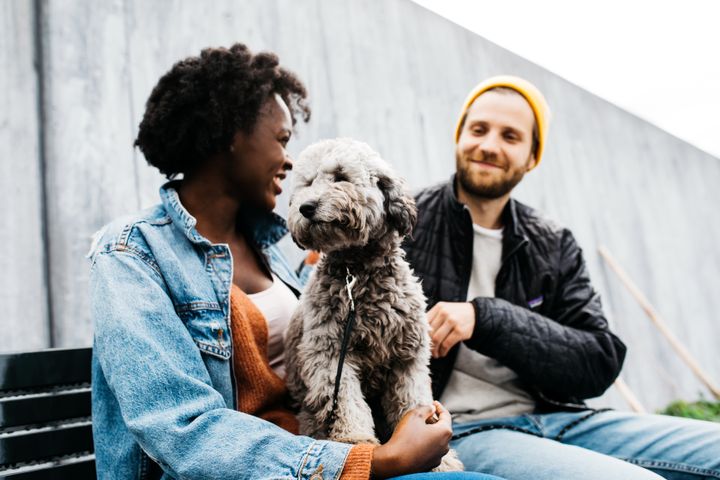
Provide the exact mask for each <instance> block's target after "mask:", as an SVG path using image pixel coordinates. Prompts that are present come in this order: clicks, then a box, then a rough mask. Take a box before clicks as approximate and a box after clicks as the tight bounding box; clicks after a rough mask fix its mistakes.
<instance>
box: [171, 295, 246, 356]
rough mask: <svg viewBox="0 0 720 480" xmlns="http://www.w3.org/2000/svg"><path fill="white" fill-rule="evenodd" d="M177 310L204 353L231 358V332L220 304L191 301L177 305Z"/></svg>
mask: <svg viewBox="0 0 720 480" xmlns="http://www.w3.org/2000/svg"><path fill="white" fill-rule="evenodd" d="M175 310H176V311H177V313H178V315H179V316H180V318H181V319H182V321H183V322H184V323H185V326H186V327H187V329H188V332H190V336H192V338H193V340H194V341H195V344H196V345H197V346H198V348H199V349H200V351H201V352H202V353H206V354H208V355H212V356H214V357H217V358H220V359H223V360H228V359H229V358H230V356H231V354H232V342H231V341H230V332H228V328H227V322H226V321H225V314H224V313H223V311H222V308H220V305H219V304H217V303H215V302H190V303H185V304H182V305H176V306H175Z"/></svg>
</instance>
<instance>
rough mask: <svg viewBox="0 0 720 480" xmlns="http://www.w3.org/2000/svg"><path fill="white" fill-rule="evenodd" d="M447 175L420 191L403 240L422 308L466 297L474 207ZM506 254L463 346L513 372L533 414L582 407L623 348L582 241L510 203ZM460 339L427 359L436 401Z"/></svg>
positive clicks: (601, 387) (613, 372)
mask: <svg viewBox="0 0 720 480" xmlns="http://www.w3.org/2000/svg"><path fill="white" fill-rule="evenodd" d="M454 185H455V178H454V177H453V178H451V180H450V182H447V183H444V184H441V185H438V186H435V187H430V188H428V189H425V190H423V191H422V192H420V194H419V195H418V196H417V197H416V201H417V207H418V221H417V224H416V226H415V230H414V232H413V235H412V236H411V237H410V238H408V239H407V240H406V242H405V245H404V247H405V250H406V252H407V259H408V261H409V262H410V264H411V265H412V267H413V269H414V270H415V274H416V275H417V276H418V277H419V278H420V279H421V280H422V285H423V290H424V292H425V295H426V296H427V298H428V308H430V307H432V306H433V305H434V304H435V303H437V302H440V301H447V302H462V301H466V299H467V289H468V284H469V281H470V270H471V262H472V256H473V253H472V250H473V229H472V220H471V218H470V211H469V210H468V209H467V207H465V206H464V205H463V204H461V203H459V202H458V200H457V197H456V195H455V191H454ZM503 224H504V226H505V228H504V235H503V253H502V255H503V258H502V266H501V267H500V271H499V272H498V275H497V279H496V283H495V298H482V297H478V298H475V299H474V300H472V304H473V306H474V307H475V318H476V320H475V330H474V332H473V336H472V338H471V339H469V340H467V341H465V344H466V345H467V346H468V347H470V348H472V349H474V350H476V351H478V352H480V353H482V354H484V355H487V356H490V357H493V358H495V359H497V360H498V361H500V362H501V363H503V364H504V365H506V366H508V367H510V368H511V369H512V370H514V371H515V372H516V373H517V374H518V376H519V378H520V381H521V383H522V384H523V385H524V387H525V388H526V389H527V390H528V391H529V392H530V393H531V394H533V395H534V396H535V398H536V401H537V406H538V410H539V411H549V410H559V409H570V408H574V407H577V406H581V405H582V404H583V403H582V401H583V399H586V398H591V397H596V396H599V395H601V394H602V393H603V392H604V391H605V390H606V389H607V388H608V387H609V386H610V385H611V384H612V382H613V380H614V379H615V378H616V377H617V376H618V374H619V373H620V368H621V367H622V364H623V360H624V358H625V345H624V344H623V343H622V342H621V341H620V340H619V339H618V338H617V337H616V336H615V335H613V334H612V333H611V332H610V331H609V330H608V323H607V320H606V319H605V317H604V315H603V311H602V307H601V304H600V298H599V296H598V294H597V293H596V292H595V290H594V289H593V287H592V285H591V284H590V278H589V276H588V272H587V270H586V267H585V262H584V260H583V257H582V252H581V250H580V247H578V245H577V243H576V242H575V239H574V238H573V236H572V234H571V233H570V231H569V230H567V229H564V228H560V227H557V226H556V225H554V224H553V223H551V222H549V221H548V220H545V219H542V218H541V217H540V216H539V215H538V214H537V213H536V212H535V211H534V210H532V209H531V208H529V207H527V206H525V205H523V204H521V203H519V202H517V201H515V200H510V202H509V203H508V205H507V207H506V208H505V211H504V212H503ZM457 352H458V346H455V348H453V349H452V350H451V351H450V353H449V354H448V355H447V356H446V357H444V358H441V359H433V361H432V363H431V369H432V375H433V393H434V395H435V398H440V395H441V394H442V392H443V390H444V388H445V385H446V384H447V381H448V379H449V377H450V373H451V371H452V367H453V364H454V362H455V358H456V356H457Z"/></svg>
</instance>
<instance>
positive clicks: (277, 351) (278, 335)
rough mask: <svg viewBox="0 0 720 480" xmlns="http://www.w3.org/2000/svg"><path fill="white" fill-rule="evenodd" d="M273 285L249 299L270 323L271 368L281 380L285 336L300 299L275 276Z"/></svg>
mask: <svg viewBox="0 0 720 480" xmlns="http://www.w3.org/2000/svg"><path fill="white" fill-rule="evenodd" d="M272 279H273V284H272V286H271V287H270V288H268V289H267V290H263V291H262V292H258V293H252V294H249V295H248V297H249V298H250V300H252V302H253V303H254V304H255V306H256V307H257V308H258V310H260V311H261V312H262V314H263V315H264V316H265V319H266V320H267V323H268V360H269V362H270V368H272V369H273V370H274V371H275V373H277V374H278V376H279V377H280V378H285V353H284V350H285V344H284V334H285V330H287V327H288V325H289V324H290V319H291V318H292V314H293V312H294V311H295V308H296V307H297V305H298V299H297V297H295V294H294V293H293V292H292V290H290V288H289V287H288V286H287V285H285V284H284V283H283V281H282V280H280V279H279V278H278V277H277V276H275V274H274V273H273V274H272Z"/></svg>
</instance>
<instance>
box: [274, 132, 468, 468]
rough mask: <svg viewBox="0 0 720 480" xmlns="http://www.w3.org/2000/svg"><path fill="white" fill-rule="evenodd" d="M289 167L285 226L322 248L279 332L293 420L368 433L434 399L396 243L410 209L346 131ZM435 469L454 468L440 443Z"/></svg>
mask: <svg viewBox="0 0 720 480" xmlns="http://www.w3.org/2000/svg"><path fill="white" fill-rule="evenodd" d="M293 172H294V190H293V193H292V196H291V199H290V210H289V214H288V223H289V227H290V232H291V233H292V236H293V238H294V239H295V241H296V242H297V243H298V244H299V245H300V246H302V247H305V248H310V249H314V250H318V251H321V252H323V253H324V254H325V255H324V256H323V258H322V259H321V260H320V263H319V264H318V265H317V268H316V271H315V273H314V275H313V277H312V278H311V280H310V282H309V284H308V286H307V288H306V290H305V293H304V294H303V296H302V298H301V301H300V305H299V306H298V308H297V310H296V311H295V314H294V315H293V318H292V320H291V322H290V326H289V328H288V331H287V333H286V337H285V346H286V353H285V355H286V361H285V364H286V368H287V383H288V388H289V390H290V393H291V394H292V396H293V397H294V398H295V399H296V400H297V401H298V402H299V403H300V407H301V410H300V414H299V420H300V430H301V433H303V434H306V435H310V436H313V437H315V438H329V439H332V440H337V441H344V442H348V443H375V444H377V443H379V442H378V437H381V438H382V437H383V436H385V435H387V433H388V432H391V431H392V430H393V429H394V427H395V426H396V425H397V423H398V421H399V420H400V419H401V418H402V416H403V415H404V414H405V413H406V412H407V411H409V410H411V409H412V408H414V407H416V406H418V405H431V404H432V400H433V398H432V391H431V388H430V373H429V369H428V364H429V361H430V336H429V327H428V323H427V319H426V316H425V306H426V305H425V297H424V296H423V293H422V289H421V287H420V284H419V283H418V280H417V279H416V278H415V277H414V276H413V274H412V271H411V270H410V267H409V265H408V263H407V262H406V261H405V259H404V254H403V252H402V250H401V248H400V242H401V240H402V238H403V237H404V236H405V235H407V234H409V233H410V232H411V230H412V227H413V225H414V222H415V219H416V210H415V202H414V201H413V199H412V197H410V196H409V195H408V194H407V193H406V192H405V190H404V183H403V181H402V180H401V179H400V178H399V177H397V176H396V175H395V174H394V173H393V172H392V170H391V169H390V167H389V166H388V164H387V163H385V162H384V161H383V160H382V159H381V158H380V156H379V155H378V154H377V153H375V151H373V150H372V149H371V148H370V147H369V146H368V145H367V144H365V143H362V142H358V141H355V140H352V139H336V140H325V141H321V142H318V143H315V144H313V145H311V146H309V147H307V148H306V149H305V150H304V151H303V152H302V153H301V154H300V156H299V158H298V160H297V161H296V162H295V166H294V168H293ZM348 273H349V274H350V275H351V276H353V277H354V278H355V279H356V282H355V284H354V286H353V287H352V292H353V293H352V295H353V297H354V306H355V313H356V319H357V320H356V322H355V326H354V328H353V329H352V333H351V336H350V341H349V344H348V348H347V356H346V358H345V363H344V367H343V372H342V380H341V382H340V386H339V393H338V397H337V405H336V409H335V410H334V411H333V401H332V399H333V393H334V384H335V375H336V369H337V365H338V361H339V355H340V350H341V342H342V338H343V331H344V328H345V324H346V322H347V318H348V312H349V309H350V297H349V295H348V292H347V284H346V276H347V275H348ZM366 400H371V403H373V404H374V405H377V407H378V408H379V410H381V412H380V413H379V414H378V412H377V411H374V410H373V409H371V407H370V405H369V404H368V401H366ZM378 408H376V409H375V410H377V409H378ZM331 412H332V413H333V415H332V416H331ZM373 414H375V417H377V420H378V425H376V423H375V420H374V418H373ZM375 427H378V430H376V428H375ZM437 470H441V471H447V470H462V463H460V461H459V460H458V459H457V457H456V455H455V453H454V452H453V451H450V452H449V453H448V454H447V455H445V457H444V458H443V462H442V463H441V465H440V466H439V467H438V469H437Z"/></svg>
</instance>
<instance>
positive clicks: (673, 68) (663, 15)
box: [414, 0, 720, 158]
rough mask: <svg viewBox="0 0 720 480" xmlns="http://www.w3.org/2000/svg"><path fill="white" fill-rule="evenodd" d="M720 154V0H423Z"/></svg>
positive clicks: (453, 18) (681, 136) (470, 28)
mask: <svg viewBox="0 0 720 480" xmlns="http://www.w3.org/2000/svg"><path fill="white" fill-rule="evenodd" d="M414 1H415V2H416V3H418V4H420V5H423V6H424V7H426V8H428V9H430V10H432V11H434V12H436V13H438V14H440V15H442V16H444V17H446V18H448V19H449V20H451V21H453V22H455V23H457V24H459V25H462V26H463V27H465V28H467V29H469V30H472V31H474V32H476V33H477V34H478V35H480V36H482V37H484V38H486V39H488V40H490V41H491V42H493V43H496V44H498V45H500V46H502V47H503V48H506V49H508V50H510V51H512V52H514V53H516V54H518V55H520V56H521V57H524V58H526V59H528V60H530V61H532V62H533V63H536V64H538V65H541V66H542V67H544V68H546V69H548V70H550V71H552V72H554V73H556V74H558V75H560V76H561V77H563V78H565V79H567V80H568V81H570V82H572V83H575V84H576V85H579V86H581V87H583V88H585V89H586V90H588V91H590V92H592V93H594V94H596V95H598V96H600V97H602V98H604V99H606V100H608V101H610V102H612V103H614V104H616V105H618V106H620V107H621V108H623V109H625V110H628V111H630V112H632V113H634V114H635V115H638V116H639V117H642V118H644V119H645V120H648V121H650V122H652V123H654V124H655V125H657V126H659V127H660V128H662V129H664V130H666V131H668V132H670V133H672V134H673V135H676V136H677V137H680V138H682V139H683V140H685V141H687V142H689V143H692V144H693V145H695V146H697V147H698V148H701V149H702V150H705V151H706V152H709V153H711V154H713V155H715V156H716V157H719V158H720V0H682V1H677V0H676V1H669V0H603V1H602V2H601V1H594V2H587V1H578V0H574V1H570V0H543V1H538V0H512V1H501V0H414Z"/></svg>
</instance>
